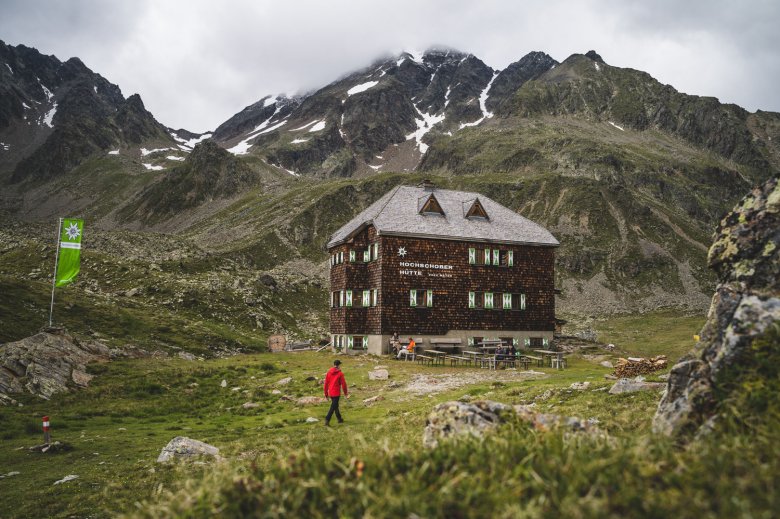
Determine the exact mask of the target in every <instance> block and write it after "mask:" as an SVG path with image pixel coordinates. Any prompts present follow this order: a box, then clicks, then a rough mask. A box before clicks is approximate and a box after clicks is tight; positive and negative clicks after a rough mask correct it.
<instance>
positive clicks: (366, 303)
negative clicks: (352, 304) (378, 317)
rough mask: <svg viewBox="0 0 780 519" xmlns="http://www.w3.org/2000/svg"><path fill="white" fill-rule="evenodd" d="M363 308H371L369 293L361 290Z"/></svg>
mask: <svg viewBox="0 0 780 519" xmlns="http://www.w3.org/2000/svg"><path fill="white" fill-rule="evenodd" d="M363 306H371V291H370V290H363Z"/></svg>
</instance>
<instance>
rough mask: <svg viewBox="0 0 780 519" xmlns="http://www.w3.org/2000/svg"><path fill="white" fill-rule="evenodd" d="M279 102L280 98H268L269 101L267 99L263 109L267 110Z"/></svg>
mask: <svg viewBox="0 0 780 519" xmlns="http://www.w3.org/2000/svg"><path fill="white" fill-rule="evenodd" d="M278 100H279V98H278V97H272V96H268V99H266V100H265V101H263V108H267V107H269V106H271V105H272V104H274V103H275V102H277V101H278Z"/></svg>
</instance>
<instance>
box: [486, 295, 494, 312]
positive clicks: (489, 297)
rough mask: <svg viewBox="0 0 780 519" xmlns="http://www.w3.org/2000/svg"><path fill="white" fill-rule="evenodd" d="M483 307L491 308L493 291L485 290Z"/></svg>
mask: <svg viewBox="0 0 780 519" xmlns="http://www.w3.org/2000/svg"><path fill="white" fill-rule="evenodd" d="M485 308H487V309H491V308H493V292H485Z"/></svg>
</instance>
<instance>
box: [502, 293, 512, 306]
mask: <svg viewBox="0 0 780 519" xmlns="http://www.w3.org/2000/svg"><path fill="white" fill-rule="evenodd" d="M511 308H512V294H504V310H509V309H511Z"/></svg>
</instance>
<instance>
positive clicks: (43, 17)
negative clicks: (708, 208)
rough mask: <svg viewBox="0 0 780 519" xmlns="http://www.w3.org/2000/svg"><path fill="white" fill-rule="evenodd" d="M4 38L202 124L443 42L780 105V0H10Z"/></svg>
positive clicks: (4, 0) (495, 58)
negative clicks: (580, 57) (636, 72)
mask: <svg viewBox="0 0 780 519" xmlns="http://www.w3.org/2000/svg"><path fill="white" fill-rule="evenodd" d="M0 39H2V40H3V41H5V42H6V43H9V44H13V45H16V44H20V43H21V44H25V45H28V46H32V47H35V48H37V49H38V50H40V51H41V52H43V53H45V54H54V55H56V56H57V57H58V58H59V59H61V60H62V61H65V60H66V59H68V58H70V57H72V56H78V57H79V58H81V59H82V60H83V61H84V63H85V64H86V65H87V66H88V67H89V68H91V69H92V70H94V71H95V72H98V73H100V74H101V75H103V76H104V77H105V78H106V79H108V80H109V81H111V82H112V83H116V84H118V85H119V87H120V88H121V89H122V92H123V93H124V94H125V96H129V95H130V94H133V93H136V92H137V93H139V94H141V97H142V98H143V100H144V103H145V104H146V107H147V109H149V110H150V111H151V112H152V113H153V114H154V115H155V117H156V118H157V119H158V120H159V121H160V122H162V123H163V124H165V125H168V126H171V127H174V128H180V127H183V128H186V129H188V130H191V131H197V132H202V131H206V130H212V129H214V128H215V127H216V126H217V125H219V124H220V123H222V122H223V121H225V120H226V119H227V118H228V117H230V116H232V115H233V114H235V113H236V112H238V111H240V110H241V109H242V108H244V107H245V106H247V105H249V104H251V103H253V102H255V101H257V100H259V99H260V98H261V97H263V96H265V95H267V94H276V93H280V92H285V93H290V94H292V93H296V92H304V91H308V90H310V89H314V88H317V87H320V86H324V85H325V84H327V83H329V82H331V81H333V80H334V79H336V78H338V77H339V76H341V75H342V74H344V73H346V72H349V71H351V70H354V69H356V68H360V67H363V66H366V65H368V64H370V63H371V61H372V60H373V59H374V58H376V57H378V56H380V55H383V54H386V53H397V52H400V51H401V50H403V49H424V48H427V47H429V46H431V45H446V46H449V47H454V48H457V49H459V50H462V51H464V52H470V53H472V54H474V55H476V56H477V57H479V58H480V59H482V60H483V61H484V62H485V63H487V64H488V65H489V66H491V67H493V68H503V67H505V66H506V65H508V64H509V63H511V62H513V61H516V60H518V59H520V58H521V57H522V56H523V55H525V54H526V53H528V52H530V51H533V50H540V51H544V52H546V53H548V54H550V55H551V56H552V57H553V58H555V59H557V60H558V61H563V60H564V59H565V58H566V57H568V56H569V55H571V54H572V53H575V52H579V53H584V52H586V51H588V50H590V49H595V50H596V51H597V52H599V54H601V56H602V57H603V58H604V60H605V61H606V62H607V63H609V64H610V65H615V66H620V67H631V68H635V69H640V70H644V71H646V72H649V73H650V74H651V75H652V76H654V77H655V78H656V79H658V80H660V81H661V82H663V83H668V84H671V85H672V86H674V87H675V88H676V89H678V90H680V91H682V92H686V93H690V94H697V95H709V96H715V97H718V98H719V99H720V100H721V101H722V102H732V103H737V104H739V105H741V106H743V107H745V108H747V109H749V110H751V111H754V110H756V109H763V110H773V111H780V95H779V94H778V92H780V88H778V84H780V1H778V0H742V1H739V2H735V1H733V0H644V1H638V2H630V1H628V0H581V1H560V0H540V1H522V0H505V1H499V0H494V1H490V0H482V1H474V0H451V1H443V0H431V1H425V0H394V1H392V2H378V1H370V0H311V1H309V0H306V1H296V0H287V1H270V0H266V1H263V0H235V1H230V0H224V1H221V2H220V1H214V0H186V1H184V0H181V1H176V0H127V1H124V0H115V1H104V0H69V1H64V0H62V1H56V0H47V1H36V0H0Z"/></svg>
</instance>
